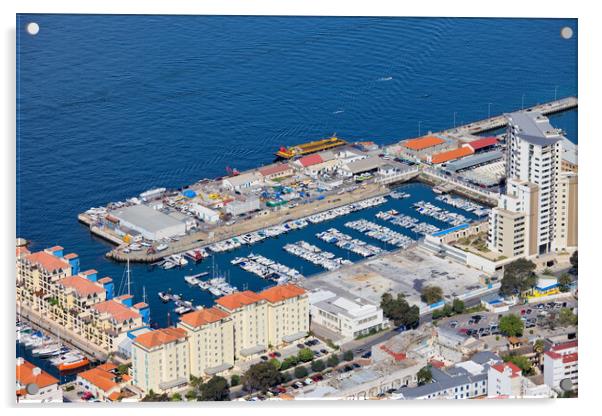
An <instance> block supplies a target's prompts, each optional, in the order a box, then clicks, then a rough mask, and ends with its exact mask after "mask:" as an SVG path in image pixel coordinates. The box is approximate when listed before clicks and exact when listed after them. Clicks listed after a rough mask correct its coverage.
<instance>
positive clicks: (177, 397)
mask: <svg viewBox="0 0 602 416" xmlns="http://www.w3.org/2000/svg"><path fill="white" fill-rule="evenodd" d="M171 401H172V402H181V401H182V395H181V394H180V393H174V394H172V396H171Z"/></svg>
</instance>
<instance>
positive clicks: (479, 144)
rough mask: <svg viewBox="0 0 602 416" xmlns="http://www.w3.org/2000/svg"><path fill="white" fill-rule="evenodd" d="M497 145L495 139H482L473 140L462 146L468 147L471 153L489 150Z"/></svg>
mask: <svg viewBox="0 0 602 416" xmlns="http://www.w3.org/2000/svg"><path fill="white" fill-rule="evenodd" d="M496 144H497V138H496V137H483V138H482V139H477V140H473V141H472V142H469V143H466V144H464V145H463V146H464V147H469V148H470V149H472V151H473V153H475V152H477V151H479V150H483V149H489V148H490V147H493V146H495V145H496Z"/></svg>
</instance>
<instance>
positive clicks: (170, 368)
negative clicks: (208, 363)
mask: <svg viewBox="0 0 602 416" xmlns="http://www.w3.org/2000/svg"><path fill="white" fill-rule="evenodd" d="M187 339H188V335H187V332H186V330H184V329H182V328H164V329H158V330H156V331H150V332H147V333H145V334H142V335H140V336H138V337H136V338H135V339H134V342H133V344H132V378H133V380H132V381H133V383H134V384H135V385H136V386H138V387H140V388H142V389H143V390H144V391H146V392H149V391H150V390H153V392H155V393H163V392H168V391H171V390H173V389H176V388H179V387H182V386H184V385H186V383H188V380H189V379H190V364H189V363H190V356H189V345H188V341H187Z"/></svg>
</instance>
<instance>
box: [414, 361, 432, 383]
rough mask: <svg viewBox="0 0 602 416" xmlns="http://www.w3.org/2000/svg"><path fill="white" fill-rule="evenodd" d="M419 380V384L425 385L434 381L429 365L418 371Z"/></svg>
mask: <svg viewBox="0 0 602 416" xmlns="http://www.w3.org/2000/svg"><path fill="white" fill-rule="evenodd" d="M416 377H417V378H418V384H419V385H423V384H426V383H430V382H431V381H432V380H433V373H432V372H431V366H429V365H427V366H425V367H422V368H421V369H420V370H418V373H417V374H416Z"/></svg>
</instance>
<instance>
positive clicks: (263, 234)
mask: <svg viewBox="0 0 602 416" xmlns="http://www.w3.org/2000/svg"><path fill="white" fill-rule="evenodd" d="M385 202H387V199H386V198H385V197H384V196H378V197H375V198H369V199H366V200H363V201H360V202H355V203H353V204H349V205H345V206H342V207H338V208H333V209H329V210H327V211H324V212H320V213H318V214H314V215H310V216H309V217H306V218H301V219H298V220H292V221H288V222H285V223H284V224H281V225H274V226H272V227H268V228H264V229H261V230H258V231H254V232H251V233H247V234H242V235H240V236H237V237H232V238H229V239H227V240H224V241H220V242H218V243H214V244H211V245H209V246H208V247H207V248H208V249H209V250H210V251H212V252H214V253H221V252H224V251H230V250H234V249H237V248H239V247H241V246H243V245H251V244H255V243H257V242H259V241H262V240H264V239H266V238H270V237H276V236H279V235H281V234H284V233H287V232H289V231H292V230H296V229H301V228H304V227H306V226H307V225H308V223H312V224H318V223H321V222H324V221H328V220H331V219H333V218H337V217H341V216H343V215H347V214H350V213H352V212H356V211H360V210H363V209H367V208H371V207H374V206H377V205H380V204H384V203H385Z"/></svg>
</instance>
